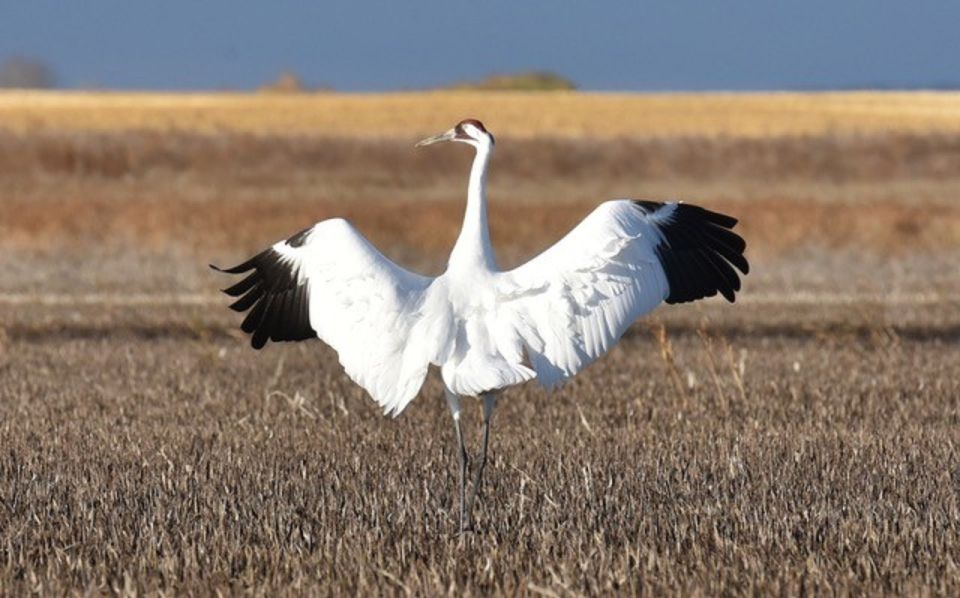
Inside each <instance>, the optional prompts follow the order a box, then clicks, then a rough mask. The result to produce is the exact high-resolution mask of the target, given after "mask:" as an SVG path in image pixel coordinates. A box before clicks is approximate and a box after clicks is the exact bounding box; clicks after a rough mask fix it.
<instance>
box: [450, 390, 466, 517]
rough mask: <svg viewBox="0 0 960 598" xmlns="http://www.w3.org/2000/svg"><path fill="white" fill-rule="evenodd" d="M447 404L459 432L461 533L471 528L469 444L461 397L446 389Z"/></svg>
mask: <svg viewBox="0 0 960 598" xmlns="http://www.w3.org/2000/svg"><path fill="white" fill-rule="evenodd" d="M446 395H447V406H449V407H450V414H451V415H452V416H453V428H454V431H455V432H456V434H457V445H458V448H459V450H460V533H461V534H462V533H463V532H465V531H467V530H468V529H470V514H469V512H468V511H467V500H466V498H467V468H468V467H469V466H470V458H469V457H468V456H467V445H466V444H465V443H464V442H463V430H462V429H461V428H460V397H458V396H457V395H455V394H453V393H452V392H450V391H449V390H448V391H446Z"/></svg>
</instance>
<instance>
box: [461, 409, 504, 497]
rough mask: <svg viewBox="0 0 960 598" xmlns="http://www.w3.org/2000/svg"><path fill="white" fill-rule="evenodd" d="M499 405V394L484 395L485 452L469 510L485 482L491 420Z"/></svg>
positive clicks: (482, 455)
mask: <svg viewBox="0 0 960 598" xmlns="http://www.w3.org/2000/svg"><path fill="white" fill-rule="evenodd" d="M496 406H497V395H496V394H494V393H488V394H485V395H483V452H482V453H481V454H480V466H479V467H478V468H477V477H476V478H475V479H474V481H473V495H472V496H471V497H470V503H469V505H468V506H467V511H468V512H472V511H473V503H474V501H475V500H476V499H477V496H479V495H480V488H481V485H482V484H483V469H484V468H485V467H486V466H487V447H488V446H489V445H490V420H491V419H492V418H493V408H494V407H496Z"/></svg>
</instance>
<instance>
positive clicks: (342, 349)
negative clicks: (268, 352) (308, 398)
mask: <svg viewBox="0 0 960 598" xmlns="http://www.w3.org/2000/svg"><path fill="white" fill-rule="evenodd" d="M251 269H252V270H254V272H253V274H252V275H251V276H250V278H249V279H248V280H247V281H244V282H241V283H240V284H239V285H237V287H235V289H237V290H236V292H232V293H230V294H233V295H238V294H240V293H248V295H249V299H248V298H246V297H245V298H241V300H240V301H239V302H238V304H241V306H240V307H237V306H236V305H237V304H235V306H234V309H237V310H238V311H242V310H243V309H249V308H250V307H251V305H253V304H254V301H256V302H257V303H256V305H255V306H254V307H253V309H252V310H251V312H250V314H249V315H248V320H251V321H245V322H244V330H245V331H247V332H250V333H252V334H253V339H254V340H253V345H254V347H257V348H259V347H260V346H263V343H265V342H266V339H267V338H270V339H272V340H299V339H300V338H305V336H307V335H309V329H312V330H313V331H314V332H315V333H316V336H318V337H319V338H320V339H321V340H323V341H324V342H325V343H327V344H328V345H330V346H331V347H333V348H334V349H335V350H336V351H337V354H338V356H339V358H340V363H341V364H342V365H343V368H344V369H345V370H346V372H347V374H348V375H349V376H350V378H352V379H353V380H354V381H355V382H356V383H357V384H359V385H360V386H362V387H363V388H364V389H366V391H367V392H369V393H370V396H372V397H373V399H374V400H375V401H376V402H377V403H379V404H380V405H381V406H382V407H383V408H384V410H385V411H388V412H392V413H394V414H398V413H399V412H400V411H401V410H402V409H403V408H404V407H405V406H406V405H407V404H408V403H409V402H410V401H411V400H413V398H414V397H415V396H416V395H417V392H418V391H419V390H420V387H421V386H422V384H423V380H424V378H425V376H426V374H427V369H428V367H429V365H430V363H431V361H433V360H435V359H436V358H437V355H436V352H437V346H436V344H437V343H436V342H435V341H432V340H431V339H432V338H434V337H431V335H429V334H424V333H423V330H422V328H423V327H422V326H421V329H420V330H418V326H420V324H421V321H422V318H421V311H420V307H421V305H422V303H423V301H424V296H425V291H426V289H427V288H428V287H429V286H430V284H431V283H432V282H433V279H432V278H428V277H425V276H420V275H418V274H414V273H412V272H409V271H407V270H404V269H403V268H401V267H400V266H397V265H396V264H394V263H393V262H391V261H390V260H389V259H387V258H386V257H384V256H383V254H381V253H380V252H379V251H377V249H376V248H375V247H374V246H373V245H371V244H370V242H369V241H367V240H366V239H365V238H364V237H363V236H362V235H361V234H360V233H358V232H357V231H356V229H354V228H353V226H351V225H350V223H348V222H347V221H346V220H343V219H339V218H336V219H331V220H324V221H322V222H319V223H317V224H316V225H314V226H313V228H311V229H307V230H306V231H303V232H302V233H299V234H297V235H295V236H294V237H291V238H290V239H288V240H287V241H281V242H279V243H276V244H274V245H273V246H272V247H271V248H270V249H268V250H266V251H265V252H263V253H261V254H259V255H258V256H255V257H254V258H252V259H251V260H250V261H248V262H247V263H245V264H242V265H241V266H238V267H236V268H233V269H231V270H227V271H228V272H231V273H241V272H245V271H249V270H251ZM248 281H249V282H248ZM304 287H305V290H306V293H305V294H302V291H303V289H304ZM227 292H230V290H229V289H228V291H227ZM301 294H302V296H301V297H299V298H298V297H297V295H301ZM301 298H302V299H303V301H300V300H299V299H301ZM264 302H265V307H261V303H264ZM301 303H306V305H300V304H301ZM258 309H259V312H260V313H257V310H258ZM301 310H304V311H303V312H301ZM298 312H301V316H300V317H299V320H298V321H293V320H296V319H297V318H296V316H297V313H298ZM308 325H309V328H307V326H308Z"/></svg>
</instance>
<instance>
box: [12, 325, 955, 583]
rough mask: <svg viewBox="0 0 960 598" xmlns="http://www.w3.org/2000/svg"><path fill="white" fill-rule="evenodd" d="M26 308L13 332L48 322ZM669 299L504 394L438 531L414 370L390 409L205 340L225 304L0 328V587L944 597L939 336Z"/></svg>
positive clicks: (435, 442)
mask: <svg viewBox="0 0 960 598" xmlns="http://www.w3.org/2000/svg"><path fill="white" fill-rule="evenodd" d="M98 311H99V310H98ZM732 311H734V310H730V309H723V310H721V311H720V312H719V313H718V315H719V316H720V317H721V318H725V316H726V314H727V312H732ZM31 313H32V314H33V315H32V316H31V315H24V316H21V319H22V320H23V322H24V324H27V323H28V322H29V321H34V322H36V324H35V326H38V327H42V326H44V324H43V322H44V321H48V316H47V315H44V313H43V311H42V310H41V311H37V310H33V311H32V312H31ZM670 313H675V312H670ZM685 313H688V316H687V319H684V318H680V319H674V320H672V321H671V322H670V323H668V327H667V330H668V332H667V337H666V341H665V342H669V343H670V350H669V352H665V351H662V350H661V349H662V346H661V345H660V344H658V341H657V336H658V335H657V327H656V326H654V327H649V326H648V325H647V324H644V325H641V326H639V327H638V328H637V330H636V332H635V333H634V334H632V335H631V336H630V337H629V338H628V339H627V340H625V341H624V342H623V343H622V344H621V345H620V347H618V348H617V349H616V350H614V351H613V352H612V353H611V354H610V355H609V356H608V357H607V358H606V359H604V360H602V361H601V362H599V363H597V364H596V365H594V366H592V367H591V368H590V369H589V370H587V372H585V373H584V375H582V376H581V377H579V378H577V380H576V381H574V382H573V383H572V384H570V385H569V386H568V387H566V388H565V389H564V390H562V391H561V392H559V393H557V394H553V395H547V394H545V393H543V392H542V391H539V390H537V389H535V388H533V387H524V388H522V389H518V390H514V391H511V392H509V393H508V394H507V395H506V396H505V397H504V399H503V401H502V402H501V406H500V409H499V410H498V412H497V414H496V418H495V421H494V442H493V445H492V462H491V464H490V467H489V468H488V475H489V478H488V479H489V481H490V484H489V485H488V486H487V492H486V493H485V495H484V497H483V499H482V500H481V502H480V503H479V504H478V511H477V515H478V528H479V531H478V532H477V533H475V534H469V535H467V536H466V537H465V538H463V539H460V538H458V537H457V535H456V533H455V531H456V509H457V504H456V500H455V498H456V497H455V491H454V490H455V487H456V486H455V485H456V476H455V472H456V469H455V456H454V451H453V439H452V432H451V426H450V421H449V416H448V414H447V412H446V407H445V405H444V404H443V401H442V399H441V398H440V396H441V395H440V388H439V386H438V383H437V380H436V379H432V378H431V380H430V381H429V382H428V384H427V387H426V388H425V389H424V392H423V394H422V396H421V397H420V398H419V399H418V400H417V401H416V402H415V403H414V404H413V405H411V407H410V408H409V410H408V411H407V412H406V413H405V414H404V415H403V416H401V417H400V418H399V419H396V420H392V419H385V418H383V417H382V416H381V415H380V413H379V412H378V411H377V409H376V408H375V407H374V405H373V404H372V402H371V401H369V399H367V398H366V397H365V396H364V395H363V393H362V391H360V390H359V389H357V388H356V387H355V386H354V385H352V384H351V383H350V382H349V380H347V379H346V378H345V377H344V376H343V375H342V373H341V372H340V368H339V366H338V365H337V363H336V358H335V356H334V355H333V354H332V353H331V352H330V351H329V350H326V349H323V348H322V347H321V346H320V345H319V344H318V343H313V344H307V345H304V344H299V345H283V346H274V347H272V348H271V349H269V350H267V351H266V352H264V353H256V352H253V351H251V350H249V348H248V347H247V346H246V343H245V342H243V341H241V340H239V339H236V338H231V337H230V336H227V335H225V334H224V332H225V331H226V330H228V328H227V327H226V325H228V324H230V323H231V322H230V320H231V319H232V318H231V317H230V316H229V315H227V314H226V312H225V310H224V312H222V313H221V312H220V311H219V310H218V311H217V312H216V314H212V315H213V318H212V319H213V321H214V322H219V323H218V324H216V325H214V327H213V328H209V327H206V328H205V327H203V326H199V327H198V323H200V322H204V321H209V319H210V316H211V312H210V310H209V309H206V308H205V309H203V310H197V311H192V310H186V311H184V310H182V309H181V310H177V312H176V313H175V314H172V313H166V314H160V315H159V316H158V317H157V319H158V321H159V322H166V323H167V325H166V326H163V327H160V328H158V329H156V334H154V335H150V336H143V335H138V336H128V333H129V331H130V330H135V329H128V331H127V333H125V332H124V331H123V329H114V332H109V330H110V329H109V328H108V329H107V335H106V336H102V335H99V334H98V335H94V336H74V337H71V336H70V335H69V334H67V335H64V334H53V335H42V336H33V337H30V336H24V335H23V334H21V333H19V332H13V333H12V334H11V336H10V338H8V339H7V341H5V344H6V346H7V350H6V351H5V352H4V353H3V354H2V355H0V396H2V397H3V400H2V401H0V422H2V423H0V444H2V446H3V447H4V451H3V454H2V455H0V479H2V480H3V483H2V484H0V504H2V508H0V585H2V586H3V587H4V589H5V591H8V592H12V593H23V592H27V591H37V592H40V593H61V592H64V591H94V592H110V591H117V592H121V591H122V592H137V593H142V592H146V591H165V592H172V593H178V594H179V593H185V592H198V593H209V592H211V591H214V590H220V591H253V592H257V593H260V592H265V593H274V592H278V591H279V592H283V593H297V594H302V593H327V592H334V593H351V594H354V593H385V592H386V593H393V592H407V591H409V592H414V593H418V594H424V593H426V594H438V593H454V594H461V593H463V592H482V593H489V592H502V593H514V592H516V591H525V592H532V593H541V592H543V593H556V594H558V595H565V594H570V593H587V594H596V593H609V592H630V593H635V592H638V591H641V590H646V591H653V592H657V593H659V592H663V591H672V592H681V593H691V592H693V593H698V592H705V593H711V594H712V593H723V592H730V593H744V594H749V593H754V592H760V593H781V592H783V593H788V594H797V593H801V592H803V591H810V592H815V593H819V592H825V591H831V592H839V593H848V592H854V593H868V594H873V593H878V592H886V593H895V594H903V593H925V592H934V593H943V594H953V593H956V592H957V591H958V590H960V585H958V584H960V576H958V574H957V572H956V568H955V567H956V565H955V564H956V563H957V562H958V559H960V543H958V540H957V539H958V538H960V529H958V527H957V522H958V521H960V503H958V498H960V496H958V492H957V487H958V480H957V472H958V471H960V469H958V468H960V454H958V453H957V448H956V447H957V446H958V440H960V438H958V435H957V429H958V428H957V424H958V422H960V404H958V402H957V397H958V396H960V386H958V382H957V381H958V380H960V370H958V364H960V354H958V352H957V349H956V347H955V345H953V344H950V343H944V342H941V341H938V340H937V339H936V337H925V338H924V337H920V338H915V339H910V338H905V337H901V336H900V335H899V334H898V333H897V332H896V331H895V330H890V329H884V328H876V327H867V328H864V329H863V333H862V335H848V334H845V333H843V332H829V331H826V330H824V329H822V328H820V327H819V325H818V322H822V321H823V320H825V319H829V317H827V318H824V312H823V311H822V310H819V311H818V312H814V313H812V314H810V319H809V320H805V319H798V318H797V317H796V314H795V312H794V311H793V310H790V311H782V310H781V311H780V312H779V315H777V314H771V316H770V318H771V320H775V321H777V322H779V323H780V330H781V332H779V333H777V332H773V331H769V332H766V333H761V334H755V333H749V332H747V330H749V329H743V328H741V329H739V330H737V329H734V330H728V331H727V332H726V333H720V332H717V331H716V330H715V329H714V328H712V327H711V325H710V324H709V323H708V324H700V323H698V318H699V317H698V316H697V315H696V314H695V313H693V312H685ZM106 315H107V314H103V313H102V312H101V313H99V314H98V315H97V317H100V318H102V319H103V321H104V322H109V321H110V320H111V318H109V317H104V316H106ZM133 315H134V316H135V317H137V318H142V317H144V310H143V309H142V308H141V309H137V310H136V312H134V313H133ZM124 317H130V316H122V315H120V316H119V317H118V318H117V319H114V320H113V321H114V323H116V322H117V321H122V320H123V319H124ZM69 321H70V318H69V317H68V319H67V322H68V328H67V330H68V331H69V330H71V328H70V325H69ZM191 322H193V323H191ZM177 323H179V324H177ZM174 324H177V325H174ZM74 325H76V324H74ZM811 326H812V327H811ZM36 329H37V330H41V329H42V328H36ZM698 329H699V330H700V331H701V332H700V333H698V332H697V330H698ZM178 330H179V331H189V330H194V331H195V334H194V333H190V334H189V335H187V336H184V335H183V334H181V333H178ZM671 371H676V373H677V375H676V376H673V375H671V373H670V372H671ZM469 407H471V410H470V411H468V416H471V417H472V418H473V419H471V420H469V422H470V424H471V425H472V426H476V425H477V419H476V418H477V415H478V413H475V412H474V411H473V410H472V409H473V408H474V407H473V405H470V406H469ZM477 409H479V408H477ZM470 429H471V431H472V432H476V429H475V428H470ZM471 440H472V442H474V443H475V442H476V436H475V435H472V436H471Z"/></svg>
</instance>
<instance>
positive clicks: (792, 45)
mask: <svg viewBox="0 0 960 598" xmlns="http://www.w3.org/2000/svg"><path fill="white" fill-rule="evenodd" d="M14 55H16V56H24V57H29V58H32V59H37V60H40V61H42V62H45V63H47V64H48V65H50V66H51V67H52V68H53V69H54V71H55V72H56V74H57V79H58V82H59V84H60V85H61V86H62V87H94V88H118V89H154V90H164V89H169V90H178V89H184V90H202V89H251V88H255V87H257V86H259V85H261V84H264V83H266V82H268V81H271V80H273V79H275V78H276V76H277V75H278V74H279V73H280V72H281V71H284V70H289V71H292V72H294V73H296V74H297V75H299V76H300V77H301V78H302V79H303V80H304V81H305V82H306V83H307V84H308V85H310V86H316V87H332V88H334V89H337V90H342V91H380V90H413V89H424V88H433V87H440V86H443V85H447V84H450V83H454V82H458V81H464V80H475V79H479V78H482V77H483V76H485V75H488V74H491V73H508V72H517V71H524V70H550V71H554V72H557V73H559V74H561V75H563V76H566V77H568V78H570V79H572V80H573V81H574V82H575V83H577V84H578V85H579V86H580V87H581V88H583V89H589V90H647V91H650V90H652V91H667V90H676V91H696V90H779V89H785V90H797V89H850V88H871V87H876V88H928V87H937V88H940V87H953V88H960V2H955V1H953V0H940V1H934V0H916V1H912V2H894V1H885V0H870V1H868V0H806V1H802V2H800V1H790V2H788V1H779V0H767V1H752V2H748V1H742V0H729V1H712V2H711V1H702V0H701V1H699V2H694V1H689V0H672V1H668V2H656V3H654V2H639V1H635V2H629V1H610V2H603V1H599V0H596V1H575V0H569V1H564V0H552V1H550V0H471V1H463V0H419V1H417V0H393V1H362V0H354V1H349V0H346V1H340V0H334V1H329V2H319V1H313V2H308V1H306V0H302V1H293V0H272V1H269V2H253V1H250V2H247V1H244V0H233V1H227V0H165V1H163V2H160V1H152V0H140V1H134V0H109V1H108V0H85V1H83V2H63V1H50V0H0V62H2V61H4V60H5V59H6V58H9V57H10V56H14Z"/></svg>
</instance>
